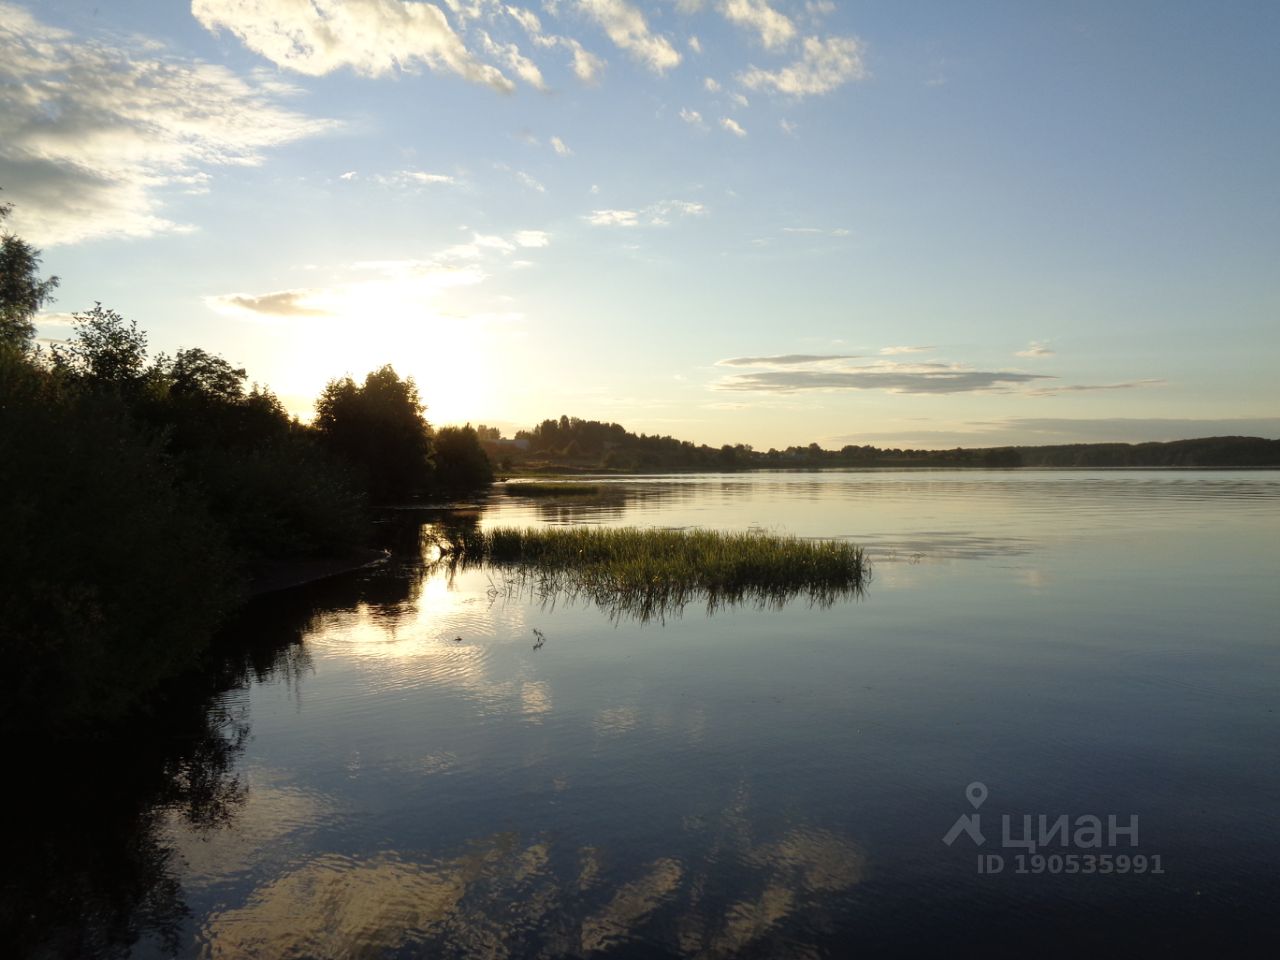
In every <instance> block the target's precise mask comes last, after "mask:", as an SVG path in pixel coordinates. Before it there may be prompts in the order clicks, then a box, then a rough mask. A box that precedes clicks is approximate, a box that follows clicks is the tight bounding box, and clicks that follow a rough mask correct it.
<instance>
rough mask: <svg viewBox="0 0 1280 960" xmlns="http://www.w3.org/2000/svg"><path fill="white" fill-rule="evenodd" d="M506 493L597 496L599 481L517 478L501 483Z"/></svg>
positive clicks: (526, 495)
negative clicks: (578, 481) (576, 481)
mask: <svg viewBox="0 0 1280 960" xmlns="http://www.w3.org/2000/svg"><path fill="white" fill-rule="evenodd" d="M499 487H500V489H501V490H502V491H503V492H504V493H508V494H510V495H512V496H516V497H597V496H599V495H600V484H598V483H575V482H573V481H568V480H557V481H536V480H517V481H514V482H511V481H508V482H507V483H503V484H499Z"/></svg>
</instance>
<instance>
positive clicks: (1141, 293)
mask: <svg viewBox="0 0 1280 960" xmlns="http://www.w3.org/2000/svg"><path fill="white" fill-rule="evenodd" d="M1278 41H1280V4H1277V3H1275V2H1273V0H1268V2H1258V3H1246V2H1237V3H1230V4H1223V5H1215V4H1205V3H1170V2H1161V3H1155V2H1145V3H1137V2H1134V3H1115V2H1096V3H1095V2H1071V3H1024V2H1006V3H996V2H991V3H973V4H959V3H954V2H939V3H925V2H920V3H907V4H904V3H900V2H880V3H872V2H866V3H837V2H814V0H808V2H805V0H658V2H648V3H639V2H632V0H545V2H541V3H539V2H524V3H511V4H506V3H498V2H492V0H472V2H467V0H439V2H435V3H428V2H400V0H348V2H345V3H343V2H339V0H194V2H191V3H189V4H185V3H178V2H161V0H96V2H71V0H42V2H40V3H38V4H34V3H32V4H13V3H7V2H3V0H0V187H2V188H3V189H4V193H3V194H0V198H2V199H3V200H5V201H7V202H11V203H13V204H15V212H14V216H13V218H12V220H11V224H10V225H11V226H12V228H13V230H14V231H15V232H17V233H18V234H20V235H21V236H23V237H24V238H25V239H27V240H29V241H31V242H33V243H35V244H37V245H39V246H40V247H42V248H43V250H44V264H45V268H46V272H48V273H56V274H58V275H60V276H61V277H62V286H61V288H60V291H59V295H58V300H57V303H56V304H54V305H52V307H51V308H50V311H49V313H48V314H47V315H46V316H45V317H43V318H42V322H41V324H40V335H41V336H42V337H45V338H52V339H57V338H60V337H64V336H66V334H67V332H68V329H69V328H68V315H69V313H70V312H71V311H76V310H82V309H86V308H88V307H90V306H92V304H93V302H94V301H102V302H103V303H104V304H105V305H107V306H109V307H112V308H114V309H116V310H119V311H120V312H121V313H123V314H124V315H125V316H126V317H129V318H131V319H135V320H137V321H138V323H139V324H140V325H141V326H142V327H143V328H145V329H146V330H147V331H148V332H149V333H150V336H151V346H152V349H153V351H162V350H163V351H167V352H173V351H174V350H175V349H177V348H179V347H182V346H202V347H205V348H206V349H210V350H214V351H217V352H220V353H222V354H223V355H224V356H225V357H226V358H227V359H228V360H231V361H233V362H234V363H236V364H237V365H240V366H244V367H246V368H247V369H248V372H249V376H250V379H251V380H254V381H259V382H264V383H267V384H270V385H271V387H272V388H273V389H275V391H276V392H277V393H278V394H279V395H280V396H281V398H282V399H283V400H284V402H285V403H286V405H287V406H288V407H289V409H290V410H292V411H293V412H295V413H298V414H299V415H301V416H303V417H304V418H305V417H309V416H310V413H311V402H312V400H313V399H314V397H315V396H316V394H317V393H318V392H319V391H320V389H321V388H322V387H323V385H324V383H325V382H326V381H327V380H328V379H330V378H331V377H334V376H338V375H342V374H344V373H351V374H353V375H356V376H362V375H363V374H364V373H365V372H366V371H368V370H369V369H371V368H373V367H376V366H379V365H381V364H383V363H387V362H390V363H392V364H394V365H395V367H396V369H397V370H398V371H400V372H401V373H404V374H411V375H413V376H414V377H415V378H416V379H417V381H418V383H419V386H420V389H421V391H422V394H423V397H424V399H425V400H426V402H427V403H428V406H429V409H428V418H429V419H430V420H432V422H436V423H448V422H461V421H464V420H470V421H471V422H473V423H476V422H487V423H490V424H495V423H496V424H498V425H500V426H503V427H504V428H506V429H507V430H508V431H510V430H511V429H513V428H515V427H519V426H526V425H530V424H532V423H534V422H536V421H538V420H541V419H544V418H547V417H554V416H559V415H560V414H562V413H568V414H570V415H576V416H581V417H585V418H594V419H603V420H616V421H618V422H620V423H622V424H624V425H626V426H627V427H628V428H631V429H634V430H641V431H646V432H660V433H670V434H673V435H676V436H679V437H682V438H686V439H691V440H695V441H699V442H707V443H713V444H717V445H718V444H721V443H726V442H728V443H734V442H745V443H751V444H754V445H755V446H757V447H760V448H767V447H769V446H785V445H787V444H792V443H800V444H807V443H809V442H812V441H817V442H819V443H822V444H824V445H827V446H840V445H842V444H844V443H851V442H852V443H875V444H877V445H882V446H934V447H937V446H955V445H960V444H962V445H990V444H997V443H1009V442H1015V443H1051V442H1068V441H1076V440H1107V439H1120V440H1144V439H1173V438H1176V437H1183V436H1205V435H1211V434H1222V433H1246V434H1253V435H1262V436H1268V437H1280V402H1278V401H1280V390H1278V389H1277V376H1276V367H1277V360H1278V359H1280V266H1278V263H1280V175H1278V172H1280V121H1278V120H1277V117H1278V116H1280V114H1278V113H1277V109H1278V107H1277V105H1278V104H1280V57H1278V56H1277V53H1276V50H1277V42H1278Z"/></svg>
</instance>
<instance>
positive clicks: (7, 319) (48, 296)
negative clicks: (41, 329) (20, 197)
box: [0, 203, 58, 352]
mask: <svg viewBox="0 0 1280 960" xmlns="http://www.w3.org/2000/svg"><path fill="white" fill-rule="evenodd" d="M12 210H13V204H9V203H0V224H2V223H3V222H4V221H5V219H6V218H7V217H8V216H9V214H10V213H11V212H12ZM39 270H40V251H39V250H37V249H36V248H35V247H33V246H31V245H30V244H29V243H27V242H26V241H25V240H22V239H19V238H18V237H15V236H14V235H13V234H11V233H10V232H9V231H8V230H4V229H3V228H0V347H11V348H14V349H17V350H19V351H22V352H26V351H27V350H30V349H31V344H32V341H33V340H35V336H36V327H35V324H34V323H32V322H31V318H32V317H34V316H35V315H36V312H37V311H38V310H39V309H40V308H41V307H43V306H44V305H45V304H46V303H49V302H50V301H52V300H53V291H54V289H55V288H56V287H57V286H58V278H57V277H49V278H48V279H46V280H41V279H40V273H39Z"/></svg>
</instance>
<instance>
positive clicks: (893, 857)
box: [95, 471, 1280, 957]
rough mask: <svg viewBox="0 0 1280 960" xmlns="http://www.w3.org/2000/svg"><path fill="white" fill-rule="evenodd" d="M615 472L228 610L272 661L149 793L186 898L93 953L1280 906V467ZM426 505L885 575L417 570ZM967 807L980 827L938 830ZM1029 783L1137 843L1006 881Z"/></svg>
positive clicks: (902, 927)
mask: <svg viewBox="0 0 1280 960" xmlns="http://www.w3.org/2000/svg"><path fill="white" fill-rule="evenodd" d="M601 482H602V484H603V485H604V488H605V489H604V493H603V495H602V496H600V497H596V498H582V499H578V500H565V501H560V500H545V499H540V500H536V501H535V500H529V499H522V498H518V497H507V496H503V495H502V494H500V493H497V494H495V495H494V496H492V497H491V498H489V500H488V501H487V502H486V503H481V504H476V505H474V506H473V508H472V509H471V510H469V511H466V512H465V513H464V514H463V515H462V518H461V519H459V518H458V516H457V515H454V516H452V517H448V516H444V515H439V514H420V513H401V514H397V515H395V516H393V517H390V518H388V519H387V520H386V521H385V522H384V524H383V532H384V534H385V537H386V539H387V540H388V541H389V542H393V543H394V544H395V546H396V548H397V552H396V555H395V558H394V560H393V562H391V563H390V564H388V565H387V566H386V567H385V568H382V569H380V570H375V571H370V572H365V573H361V574H359V575H356V576H348V577H345V578H339V579H335V580H332V581H329V582H326V583H325V584H322V585H317V586H313V587H311V588H307V589H305V590H299V591H293V592H291V593H289V594H285V595H280V596H276V597H273V598H268V599H267V600H264V601H262V602H259V603H256V604H255V605H254V606H253V607H251V608H250V610H249V611H248V612H247V613H246V616H245V618H244V619H243V620H242V621H241V622H240V623H239V624H238V625H237V626H236V628H235V630H233V633H234V634H238V635H242V636H241V637H240V638H241V639H244V638H247V637H249V636H250V635H252V637H253V640H254V644H255V646H254V649H255V650H257V651H258V653H257V654H256V656H257V658H258V660H257V662H255V663H254V664H253V665H252V668H251V669H249V670H247V671H241V673H239V674H238V675H237V676H238V680H239V682H235V683H232V685H231V686H230V688H229V689H228V690H227V691H226V692H225V693H224V694H222V695H221V696H220V697H219V698H218V700H217V702H216V703H215V705H214V709H213V712H212V714H211V716H212V717H213V719H214V720H215V721H216V723H215V724H214V725H213V729H214V730H215V731H216V737H215V740H218V741H219V742H220V743H222V744H225V745H226V746H225V749H224V748H220V747H217V746H215V747H213V748H209V749H206V750H204V753H203V754H198V752H197V754H198V755H197V756H196V758H195V759H192V758H191V757H187V758H186V759H185V760H183V761H182V762H179V763H177V764H173V763H170V767H174V769H173V770H169V774H171V775H176V776H178V777H179V778H180V779H181V778H182V777H186V778H187V781H191V780H192V779H193V778H194V779H196V780H198V781H199V783H197V784H196V787H197V788H196V789H187V790H185V791H179V793H178V794H177V795H174V794H173V792H172V791H169V792H167V793H166V792H165V791H156V792H153V793H151V794H148V797H150V798H151V799H150V800H149V801H148V803H149V804H150V806H149V807H148V809H147V811H145V812H146V818H145V825H144V827H141V828H139V830H140V834H141V835H142V836H143V841H142V842H144V843H146V844H151V846H150V847H147V848H146V849H147V850H148V851H150V852H149V854H148V855H149V856H153V858H154V859H156V863H155V864H154V865H153V866H152V868H149V872H148V871H144V873H146V877H145V878H144V880H143V881H139V886H140V887H147V884H151V886H152V887H155V886H156V885H157V884H159V885H160V886H161V887H162V888H163V896H157V894H156V892H155V890H154V889H151V890H150V893H148V894H147V895H146V896H144V895H143V894H141V893H139V894H138V896H136V897H134V898H133V899H129V898H128V897H126V898H125V900H126V902H125V904H124V906H123V907H121V906H119V905H116V906H114V907H112V908H111V909H119V910H122V911H123V912H125V913H127V914H128V919H127V920H125V921H120V920H119V918H116V921H115V922H116V923H117V926H118V928H119V929H118V930H117V931H116V933H114V934H112V935H111V936H102V935H100V934H99V935H98V936H99V940H98V941H95V942H97V943H98V944H99V947H98V948H95V949H101V951H102V952H110V950H109V949H108V948H107V946H105V944H107V943H109V942H110V941H111V939H112V937H113V936H114V937H115V939H116V942H117V945H119V946H121V948H122V952H124V953H126V954H129V953H131V954H133V955H137V956H162V955H163V956H167V955H173V954H177V955H179V956H201V957H244V956H263V957H268V956H271V957H274V956H299V957H302V956H307V957H311V956H317V957H323V956H333V957H340V956H341V957H345V956H416V955H431V956H458V957H463V956H465V957H472V956H493V957H503V956H580V955H587V954H592V953H595V952H598V951H612V952H614V953H616V954H617V955H637V956H640V955H644V956H648V955H671V956H703V957H717V956H762V957H763V956H771V957H772V956H798V957H809V956H824V955H828V956H846V955H851V953H852V951H853V950H855V949H857V950H860V951H862V950H870V951H873V955H875V953H879V954H889V955H892V954H894V953H899V954H900V953H904V952H908V951H915V950H930V951H940V950H943V949H954V948H955V947H956V945H957V944H959V943H963V944H967V945H968V946H969V947H971V948H973V949H977V948H981V949H983V950H985V951H986V952H988V953H991V952H996V953H1000V952H1004V951H1006V950H1008V951H1015V950H1017V951H1035V952H1036V953H1038V954H1041V955H1044V954H1052V953H1055V952H1062V953H1064V954H1070V953H1076V952H1078V951H1079V950H1081V949H1084V948H1086V947H1094V948H1105V949H1107V950H1108V951H1110V950H1113V949H1118V948H1120V947H1124V948H1126V949H1129V950H1132V951H1136V952H1139V953H1148V952H1159V951H1163V952H1165V953H1166V954H1167V953H1170V952H1173V953H1177V952H1181V951H1185V950H1189V949H1192V948H1195V949H1208V948H1211V947H1221V946H1224V945H1228V944H1234V945H1236V946H1240V945H1244V944H1254V943H1258V944H1260V943H1263V942H1265V939H1264V938H1266V937H1267V936H1268V935H1270V934H1271V933H1272V932H1273V931H1274V926H1275V920H1276V906H1275V904H1276V902H1277V900H1276V896H1277V893H1280V882H1278V881H1277V870H1276V866H1275V865H1276V864H1277V862H1280V806H1278V802H1280V770H1278V769H1277V765H1276V762H1275V759H1276V757H1277V756H1280V717H1278V716H1277V713H1276V709H1277V705H1278V704H1280V696H1278V695H1280V670H1278V669H1277V668H1280V649H1278V645H1277V633H1276V627H1275V625H1276V623H1277V619H1278V616H1277V615H1278V614H1280V601H1278V600H1277V597H1278V596H1280V592H1278V591H1277V590H1276V589H1275V584H1276V582H1277V580H1278V579H1280V551H1277V548H1276V544H1277V542H1278V539H1277V536H1278V534H1280V511H1278V510H1277V508H1278V507H1280V475H1277V474H1275V473H1270V472H1261V471H1255V472H1225V471H1217V472H1195V471H1151V472H1143V471H1123V472H1121V471H1099V472H1088V471H1074V472H1042V471H1016V472H1013V471H1011V472H1004V471H990V472H986V471H967V472H959V471H913V472H878V471H872V472H831V473H816V474H786V473H776V474H774V473H753V474H737V475H700V476H680V477H669V478H667V477H664V478H652V477H647V478H642V479H622V480H607V481H601ZM440 521H447V522H477V523H480V524H482V525H485V526H491V525H499V524H518V525H524V524H566V523H591V524H611V525H638V526H646V527H647V526H661V527H709V528H717V529H725V530H741V529H748V528H753V527H755V528H763V529H767V530H772V531H778V532H786V533H795V534H798V535H800V536H806V537H840V538H851V539H853V540H855V541H856V542H858V543H861V544H863V545H864V546H865V547H866V549H867V552H868V556H869V558H870V560H871V563H872V565H873V571H874V573H873V579H872V581H871V583H870V586H869V588H868V590H867V592H866V594H865V596H863V597H862V598H861V599H856V598H850V599H847V600H843V601H838V602H836V603H835V604H833V605H831V606H829V607H813V606H810V605H809V604H807V603H806V602H804V601H803V600H802V601H798V602H794V603H791V604H788V605H786V606H785V607H783V608H781V609H777V608H772V607H766V608H763V609H760V608H757V607H755V606H752V605H750V604H748V605H746V606H742V607H737V608H732V609H728V610H719V611H716V612H715V613H714V614H708V612H707V611H706V610H704V609H703V608H701V607H700V606H698V605H691V606H689V607H686V608H685V609H684V610H683V611H668V613H667V615H666V616H665V617H663V618H660V619H659V620H655V621H651V622H648V623H639V622H636V621H634V620H632V619H628V618H626V617H625V616H621V617H620V616H616V615H611V613H610V611H607V610H601V609H597V608H595V607H592V606H590V605H589V604H583V603H573V602H566V601H565V600H564V598H557V597H554V596H551V597H539V596H536V595H534V596H531V595H529V593H528V592H521V591H519V590H518V589H514V588H513V586H512V585H511V584H509V583H507V582H506V581H504V580H503V578H501V577H500V576H497V575H494V574H490V573H487V572H485V571H483V570H470V571H465V572H462V573H459V574H458V575H457V576H456V577H454V578H452V579H450V578H448V577H446V576H444V575H442V574H440V573H432V572H430V571H429V569H428V568H425V567H424V565H423V563H422V560H421V557H420V556H419V555H418V552H417V550H416V546H415V545H416V544H417V542H418V541H417V528H418V526H419V525H420V524H422V523H432V522H440ZM264 645H265V648H266V649H268V650H269V651H271V652H270V653H263V652H262V650H263V649H264ZM219 738H220V739H219ZM200 756H204V758H205V760H204V762H202V761H201V759H200ZM210 758H213V759H212V760H210ZM202 778H203V779H202ZM187 781H184V782H187ZM975 782H976V783H981V784H982V788H983V800H982V802H981V804H980V805H979V806H980V809H978V808H976V807H975V806H974V805H973V803H972V802H971V799H970V798H967V797H966V787H968V785H970V784H973V783H975ZM188 786H190V783H188ZM972 795H973V794H972V793H971V795H970V796H972ZM969 814H980V815H981V821H980V822H981V832H982V834H983V836H984V839H985V843H984V845H983V846H982V847H978V846H976V845H975V844H974V842H973V841H972V839H970V837H968V836H966V835H962V836H960V837H959V839H958V840H957V841H956V842H954V843H953V844H952V845H947V844H945V843H944V842H943V837H944V835H945V834H946V833H947V832H948V831H949V830H950V829H951V828H952V826H953V824H955V823H956V821H957V820H958V818H960V817H961V816H963V815H969ZM1006 815H1008V816H1010V817H1012V820H1011V821H1010V822H1011V824H1012V825H1013V832H1012V834H1011V838H1012V839H1013V840H1014V841H1017V840H1019V839H1021V838H1022V836H1023V834H1022V816H1023V815H1030V816H1031V817H1032V818H1033V822H1035V820H1034V818H1037V817H1039V816H1040V815H1044V816H1045V817H1047V818H1048V820H1049V821H1050V822H1052V821H1054V820H1056V818H1058V817H1060V816H1063V815H1066V816H1068V817H1069V818H1070V819H1071V821H1072V823H1073V824H1074V823H1076V822H1077V818H1079V817H1087V816H1098V817H1099V818H1100V819H1101V821H1102V822H1103V823H1105V822H1106V818H1107V815H1115V816H1116V817H1118V818H1119V822H1120V823H1121V824H1123V825H1128V824H1131V823H1135V822H1136V823H1137V831H1136V835H1126V836H1123V837H1119V838H1117V839H1118V843H1119V845H1118V846H1115V847H1111V846H1105V845H1104V846H1103V847H1102V848H1097V847H1088V846H1084V847H1082V846H1080V845H1078V844H1076V843H1075V842H1074V840H1073V842H1072V843H1071V844H1070V845H1069V846H1067V847H1065V848H1063V847H1060V846H1055V847H1052V848H1051V849H1045V850H1037V851H1036V853H1040V854H1057V855H1060V856H1064V857H1065V856H1067V855H1072V856H1085V855H1092V856H1101V855H1109V856H1113V857H1114V856H1117V855H1121V854H1123V855H1126V856H1127V857H1136V856H1138V855H1142V856H1143V857H1146V858H1148V859H1147V861H1146V862H1147V869H1146V870H1144V872H1142V873H1141V874H1139V873H1137V872H1136V870H1135V869H1134V868H1133V867H1132V863H1133V862H1134V861H1130V864H1131V865H1130V867H1129V869H1128V870H1127V871H1126V872H1124V873H1123V874H1121V873H1119V872H1116V871H1115V869H1114V867H1115V864H1114V861H1113V871H1112V872H1110V873H1108V874H1106V875H1103V874H1102V873H1100V872H1085V867H1084V866H1083V865H1081V872H1078V873H1074V874H1068V873H1066V872H1065V869H1066V868H1065V866H1062V867H1061V869H1059V870H1054V871H1052V872H1050V865H1049V864H1048V863H1047V862H1046V864H1045V870H1044V872H1039V873H1036V872H1025V873H1019V872H1017V866H1018V861H1017V859H1016V858H1017V856H1018V855H1027V854H1029V853H1030V851H1029V850H1028V849H1027V848H1026V847H1020V846H1017V845H1010V844H1007V843H1005V838H1004V835H1003V832H1002V829H1001V826H1002V817H1003V816H1006ZM1132 818H1137V819H1136V821H1134V820H1133V819H1132ZM1085 839H1088V838H1087V837H1086V838H1085ZM1104 839H1105V838H1104ZM1132 840H1136V841H1137V845H1136V846H1133V845H1132V844H1131V841H1132ZM984 854H998V855H1000V856H1001V857H1002V858H1003V861H1004V869H1003V870H1002V871H1001V872H1000V873H999V874H996V875H991V874H983V873H979V869H978V866H979V857H980V856H981V855H984ZM1152 858H1158V860H1156V859H1152ZM148 862H150V861H148ZM1064 863H1065V861H1064ZM1157 863H1158V864H1159V870H1158V872H1157V870H1156V869H1155V864H1157ZM1026 866H1027V867H1028V870H1030V863H1029V862H1028V863H1027V864H1026ZM1095 866H1096V864H1095ZM149 889H150V888H149Z"/></svg>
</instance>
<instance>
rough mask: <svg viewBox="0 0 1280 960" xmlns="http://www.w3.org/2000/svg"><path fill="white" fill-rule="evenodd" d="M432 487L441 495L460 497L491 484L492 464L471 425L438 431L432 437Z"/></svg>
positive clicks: (444, 428)
mask: <svg viewBox="0 0 1280 960" xmlns="http://www.w3.org/2000/svg"><path fill="white" fill-rule="evenodd" d="M435 463H436V477H435V479H436V486H437V487H438V488H439V489H440V490H441V491H442V492H445V493H464V492H469V491H472V490H477V489H479V488H481V487H487V486H488V485H489V484H491V483H492V482H493V464H492V463H490V462H489V457H488V455H487V454H486V453H485V452H484V448H483V447H482V446H480V438H479V436H478V435H477V433H476V431H475V430H474V429H472V427H471V424H467V425H466V426H465V427H441V428H440V429H439V430H437V431H436V435H435Z"/></svg>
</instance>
